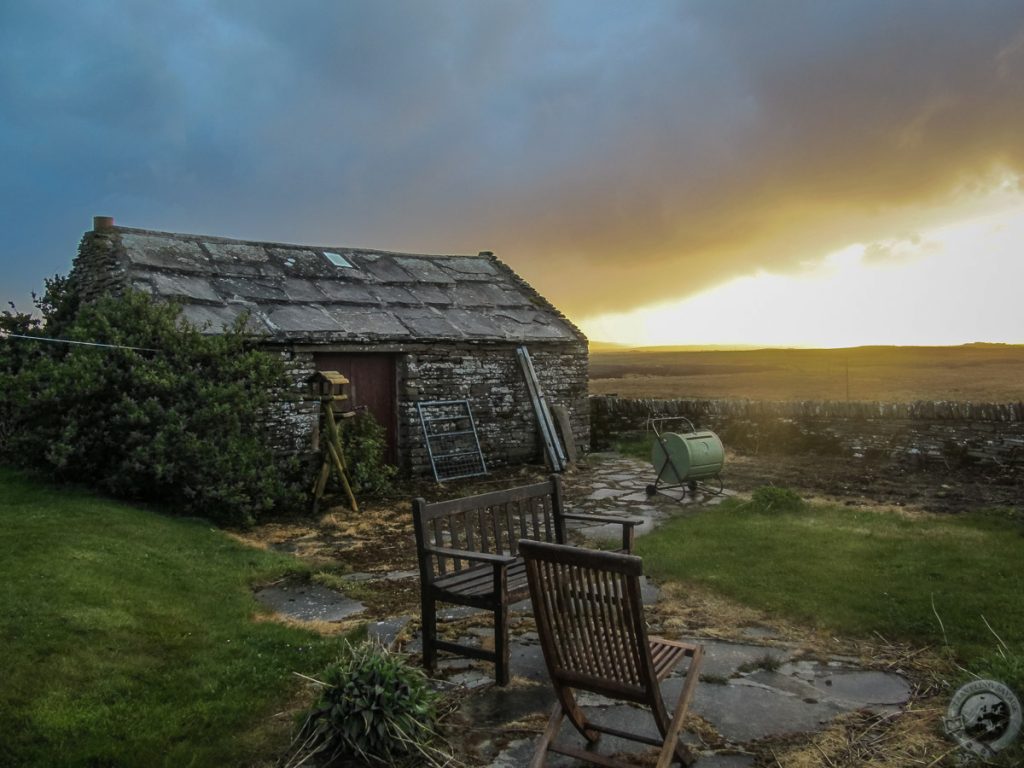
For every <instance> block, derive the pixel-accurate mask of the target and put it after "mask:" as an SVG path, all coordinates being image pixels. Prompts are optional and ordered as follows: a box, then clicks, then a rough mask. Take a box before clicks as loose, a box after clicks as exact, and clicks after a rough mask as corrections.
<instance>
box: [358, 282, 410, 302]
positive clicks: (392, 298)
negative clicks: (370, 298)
mask: <svg viewBox="0 0 1024 768" xmlns="http://www.w3.org/2000/svg"><path fill="white" fill-rule="evenodd" d="M370 293H372V294H373V295H374V296H376V297H377V300H378V301H380V303H381V304H385V305H388V304H419V303H420V302H419V301H417V300H416V297H415V296H414V295H413V294H412V293H410V292H409V290H408V289H407V288H406V287H405V286H404V285H375V286H373V287H372V288H370Z"/></svg>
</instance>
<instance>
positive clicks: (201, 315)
mask: <svg viewBox="0 0 1024 768" xmlns="http://www.w3.org/2000/svg"><path fill="white" fill-rule="evenodd" d="M90 235H91V236H93V237H109V239H110V241H111V245H112V248H111V250H110V251H109V255H108V258H107V259H105V261H106V262H107V263H108V264H109V263H111V262H110V258H109V257H110V256H112V257H113V263H114V264H115V265H116V266H115V270H116V271H117V272H119V273H120V280H121V284H125V285H130V286H132V287H134V288H137V289H140V290H143V291H147V292H149V293H152V294H155V295H157V296H161V297H165V298H173V299H176V300H178V301H180V302H182V304H183V313H184V316H185V318H186V319H188V320H189V321H191V322H192V323H194V324H196V325H199V326H206V327H208V329H209V330H210V331H211V332H218V331H220V330H222V329H223V328H225V327H228V326H230V325H231V324H232V323H233V322H234V321H235V320H236V319H237V318H238V317H239V315H241V314H243V313H244V312H246V311H248V312H249V313H250V315H249V316H250V319H249V328H250V330H251V331H252V332H253V333H256V334H261V335H266V336H268V337H270V339H268V340H273V341H281V342H293V343H295V342H301V343H331V342H350V341H351V342H374V341H391V342H396V341H397V342H407V341H424V340H428V341H438V340H445V341H449V340H451V341H455V340H481V341H510V342H546V341H552V342H561V341H580V340H585V337H584V336H583V335H582V333H581V332H580V331H579V330H578V329H577V328H576V327H575V326H574V325H572V323H570V322H569V321H568V320H567V319H566V318H565V317H564V316H563V315H562V314H561V313H560V312H558V310H557V309H555V308H554V307H553V306H552V305H551V304H550V303H549V302H548V301H547V300H545V299H544V298H543V297H542V296H540V295H539V294H538V293H537V292H536V291H534V290H533V289H532V288H531V287H530V286H529V285H528V284H527V283H526V282H525V281H524V280H523V279H522V278H520V277H519V276H518V275H516V274H515V273H514V272H513V271H512V270H511V269H510V268H509V267H508V266H507V265H506V264H504V263H502V262H501V261H500V260H499V259H497V258H495V257H494V256H493V255H491V254H489V253H481V254H480V255H479V256H430V255H420V254H404V253H388V252H384V251H375V250H366V249H353V248H345V247H329V246H328V247H311V246H299V245H288V244H285V243H261V242H251V241H242V240H229V239H225V238H219V237H207V236H202V235H184V234H174V233H170V232H154V231H149V230H140V229H130V228H126V227H111V228H110V229H108V230H105V231H102V232H96V233H90V234H87V236H86V240H85V241H84V242H83V254H84V253H85V249H86V248H87V247H88V246H87V244H88V240H89V237H90ZM83 261H85V260H84V259H83V258H82V257H80V258H79V262H80V263H81V262H83ZM334 262H340V263H342V264H348V265H350V266H337V265H336V264H335V263H334ZM76 268H81V264H80V265H79V266H77V267H76Z"/></svg>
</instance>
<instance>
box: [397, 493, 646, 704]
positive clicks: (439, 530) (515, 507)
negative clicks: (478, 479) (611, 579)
mask: <svg viewBox="0 0 1024 768" xmlns="http://www.w3.org/2000/svg"><path fill="white" fill-rule="evenodd" d="M566 520H587V521H590V522H594V523H618V524H620V525H622V550H621V551H624V552H627V553H628V552H631V551H632V549H633V528H634V526H636V525H639V524H640V523H642V522H643V519H642V518H631V517H619V516H601V515H589V514H569V513H566V512H565V510H564V507H563V503H562V486H561V481H560V480H559V478H558V476H557V475H552V477H551V478H550V479H549V480H547V481H546V482H543V483H537V484H535V485H526V486H520V487H518V488H510V489H508V490H504V491H495V492H493V493H485V494H481V495H479V496H468V497H465V498H461V499H452V500H450V501H441V502H436V503H433V504H428V503H427V502H426V500H425V499H422V498H418V499H415V500H414V501H413V523H414V525H415V528H416V549H417V554H418V557H419V566H420V601H421V608H422V617H423V666H424V667H426V668H427V669H428V670H431V671H433V670H434V668H435V666H436V663H437V652H438V651H439V650H441V651H449V652H451V653H455V654H458V655H461V656H466V657H469V658H476V659H484V660H486V661H492V662H494V664H495V679H496V681H497V682H498V685H507V684H508V680H509V644H508V607H509V605H511V604H512V603H515V602H518V601H519V600H523V599H525V598H527V597H528V596H529V587H528V585H527V581H526V567H525V565H524V563H523V559H522V557H520V556H519V547H518V541H519V539H532V540H535V541H546V542H553V543H556V544H565V543H566V536H565V521H566ZM438 602H445V603H453V604H455V605H465V606H470V607H473V608H481V609H483V610H487V611H491V612H492V613H493V614H494V650H493V651H490V650H486V649H484V648H480V647H476V646H469V645H462V644H459V643H454V642H449V641H447V640H439V639H438V637H437V603H438Z"/></svg>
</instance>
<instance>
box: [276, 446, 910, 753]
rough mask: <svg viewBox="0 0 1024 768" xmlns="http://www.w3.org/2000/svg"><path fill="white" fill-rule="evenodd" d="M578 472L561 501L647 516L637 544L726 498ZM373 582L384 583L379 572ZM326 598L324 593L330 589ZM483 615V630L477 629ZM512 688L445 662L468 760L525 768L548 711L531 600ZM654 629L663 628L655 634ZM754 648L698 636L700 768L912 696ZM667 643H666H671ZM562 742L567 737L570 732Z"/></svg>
mask: <svg viewBox="0 0 1024 768" xmlns="http://www.w3.org/2000/svg"><path fill="white" fill-rule="evenodd" d="M590 465H591V468H589V469H588V470H587V471H585V472H579V473H575V474H573V473H570V474H567V475H566V476H565V486H566V494H565V496H566V499H567V503H568V504H569V506H571V508H572V511H574V512H592V513H620V514H622V513H625V514H629V515H634V516H640V517H643V518H644V519H645V520H646V523H645V524H644V526H642V527H638V529H637V533H638V535H643V534H644V533H647V532H649V531H650V530H652V529H653V528H654V527H655V526H656V525H657V524H658V523H659V522H660V521H662V520H664V519H666V518H667V517H669V516H678V515H685V514H704V513H713V512H711V510H712V509H713V507H714V506H715V505H716V504H718V503H720V502H721V500H722V499H723V498H725V497H726V496H728V495H729V493H728V491H726V492H725V493H724V494H723V495H719V496H707V497H702V496H700V495H699V494H698V496H697V498H690V496H689V494H687V496H686V497H685V498H683V499H681V500H680V499H679V496H680V495H681V494H680V492H679V491H678V490H671V491H669V493H670V494H671V495H672V496H674V497H675V498H670V497H669V496H665V495H661V494H658V495H655V496H653V497H649V496H648V495H647V493H646V490H645V489H646V486H647V485H648V484H649V483H650V482H652V481H653V470H652V469H651V466H650V464H647V463H645V462H641V461H637V460H634V459H630V458H624V457H621V456H617V455H607V456H592V457H591V458H590ZM574 526H575V528H576V529H577V532H578V533H579V534H580V535H582V536H585V537H586V538H588V539H591V540H595V539H600V538H602V537H609V538H613V539H614V538H616V537H617V536H618V535H619V530H620V529H619V527H618V526H611V527H610V528H607V527H604V526H599V525H591V526H588V525H586V524H585V523H581V524H574ZM411 576H414V574H410V573H409V572H400V573H394V574H388V575H387V576H385V577H383V578H410V577H411ZM367 577H369V575H367ZM373 578H381V577H380V576H379V575H378V576H374V577H373ZM326 593H330V590H327V591H326ZM262 599H264V600H265V601H266V602H268V604H271V605H273V606H274V607H275V608H276V609H277V610H280V611H282V612H286V613H291V614H292V615H295V616H297V617H301V618H320V619H326V620H328V621H330V620H336V619H337V617H338V616H340V615H351V614H352V613H353V612H355V611H358V610H360V608H361V606H359V604H358V603H355V602H354V601H349V600H348V599H347V598H344V597H343V596H340V595H338V593H334V594H333V595H331V594H325V590H324V588H323V587H316V586H315V585H313V586H308V587H301V588H291V591H290V592H289V591H288V589H285V590H283V592H282V591H279V592H278V593H276V594H273V595H270V594H268V595H264V596H263V598H262ZM658 599H659V590H658V588H657V587H656V586H655V585H653V584H651V583H647V584H645V587H644V601H645V603H646V604H648V605H654V604H655V603H657V601H658ZM477 614H479V615H480V618H481V621H480V622H479V623H478V624H477V623H476V622H474V621H473V618H474V617H475V615H477ZM410 618H411V617H409V616H398V617H394V618H392V619H388V620H385V621H381V622H376V623H374V624H373V625H371V634H372V635H374V636H377V637H379V638H380V639H381V640H383V641H385V642H391V641H392V640H394V639H395V638H396V637H398V636H399V634H400V633H401V632H402V630H403V629H404V627H405V626H406V624H407V623H408V622H409V621H410ZM440 618H441V619H442V620H444V621H460V622H461V624H460V625H459V626H460V627H461V629H460V631H461V632H463V633H464V636H463V642H470V643H480V644H487V643H492V642H493V632H492V629H491V628H490V627H489V626H488V625H489V623H490V622H489V616H487V615H485V614H482V613H481V612H477V611H474V609H468V608H461V607H455V606H452V607H450V609H449V610H447V611H442V612H441V614H440ZM510 626H511V631H512V644H511V657H512V674H513V680H512V683H511V684H510V685H509V686H508V687H506V688H500V687H497V686H494V685H493V669H492V668H491V666H490V665H487V664H481V663H479V662H474V661H471V660H467V659H461V658H453V657H448V658H446V657H444V656H442V661H441V662H440V668H439V672H438V677H439V679H441V680H442V681H444V684H445V685H448V686H450V687H458V688H460V689H462V690H463V692H464V696H463V699H462V705H461V711H460V713H459V716H460V717H461V718H462V719H463V720H464V721H465V722H466V723H467V724H472V728H469V729H467V731H466V739H465V741H464V743H463V744H462V747H463V751H464V752H467V753H469V754H470V755H471V756H472V757H471V759H474V760H475V761H476V762H475V763H473V764H475V765H479V766H489V767H490V768H514V767H515V766H521V765H525V764H526V763H527V762H528V760H529V756H530V755H531V754H532V751H533V745H534V743H535V740H536V735H535V734H536V733H537V732H539V730H540V728H542V727H543V723H544V721H545V720H546V717H547V714H548V712H549V711H550V708H551V707H552V705H553V703H554V697H553V693H552V689H551V686H550V683H549V682H548V681H547V673H546V669H545V666H544V660H543V656H542V653H541V649H540V646H539V644H538V638H537V634H536V632H534V631H533V626H532V618H531V616H530V606H529V601H524V602H521V603H518V604H516V605H514V606H513V607H512V612H511V618H510ZM651 631H652V633H654V634H656V633H658V632H659V627H658V626H652V627H651ZM748 635H749V640H748V641H745V642H726V641H722V640H717V639H707V638H685V639H695V640H698V641H699V642H702V643H703V644H704V646H705V651H706V656H705V662H704V668H703V670H702V677H701V684H700V685H699V686H698V687H697V692H696V695H695V698H694V701H693V704H692V705H691V713H692V714H693V715H696V716H697V718H698V721H697V722H698V727H697V728H690V729H689V730H688V731H687V732H686V734H685V737H684V740H685V741H686V742H687V743H689V744H691V745H692V747H693V749H694V750H695V751H696V753H697V754H698V755H699V758H698V762H697V766H698V768H734V767H735V768H739V767H740V766H750V765H753V762H754V757H753V756H752V754H751V750H750V744H751V742H755V741H756V740H758V739H763V738H765V737H779V736H785V735H787V734H796V733H804V732H810V731H815V730H818V729H821V728H822V727H824V726H825V725H827V724H828V723H829V722H830V721H832V720H833V719H834V718H835V717H837V716H839V715H841V714H843V713H847V712H851V711H854V710H865V709H866V710H870V711H873V712H879V713H884V712H888V711H895V710H897V709H898V708H899V707H900V706H901V705H903V704H904V703H906V702H907V700H908V699H909V697H910V694H911V688H910V685H909V684H908V682H907V681H906V680H905V679H903V678H902V677H901V676H899V675H895V674H891V673H886V672H880V671H874V670H869V669H864V668H862V667H861V666H859V664H858V660H856V659H854V658H850V657H839V656H837V657H831V658H820V657H818V656H812V655H809V654H808V653H807V651H806V649H804V648H802V647H799V646H797V645H793V644H787V643H785V642H783V641H782V640H781V638H779V637H777V636H776V635H775V634H774V633H773V632H772V631H771V630H768V629H764V628H757V627H751V628H749V632H748ZM670 636H671V635H670ZM404 650H406V651H407V652H410V653H417V652H419V650H420V646H419V637H418V636H414V638H413V640H412V642H410V643H408V644H406V645H405V647H404ZM681 685H682V678H680V677H678V676H672V677H669V678H668V679H667V680H666V681H665V682H664V684H663V693H664V695H665V696H666V700H667V701H675V698H676V697H678V694H679V690H680V687H681ZM581 703H582V704H584V705H585V706H589V707H591V708H592V709H591V714H593V716H594V717H595V719H596V720H598V721H599V722H600V721H602V720H604V721H608V722H615V723H616V725H617V726H618V727H620V728H622V727H625V728H626V729H635V730H646V731H647V732H649V733H650V734H651V735H656V734H655V733H654V731H653V721H652V720H651V718H650V716H649V715H648V714H647V713H646V712H644V711H642V710H639V709H637V708H635V707H631V706H627V705H622V704H618V703H615V702H611V701H608V700H605V699H602V698H601V697H597V696H585V697H583V698H582V699H581ZM563 735H564V736H565V737H566V738H573V736H574V732H573V731H572V729H571V727H569V726H566V730H564V731H563ZM599 750H600V751H602V752H604V753H606V754H608V753H616V752H618V753H629V752H635V751H639V750H647V751H650V750H651V748H650V747H646V746H644V745H637V744H635V743H632V742H629V741H624V740H622V739H617V738H613V737H608V736H605V737H604V738H602V740H601V742H600V745H599ZM549 764H550V765H552V766H573V765H577V762H576V761H574V760H570V759H566V758H561V757H559V756H556V755H552V756H551V758H550V759H549Z"/></svg>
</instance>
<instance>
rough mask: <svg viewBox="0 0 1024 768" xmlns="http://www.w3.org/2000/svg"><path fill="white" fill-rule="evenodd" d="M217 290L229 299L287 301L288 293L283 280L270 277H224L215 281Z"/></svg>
mask: <svg viewBox="0 0 1024 768" xmlns="http://www.w3.org/2000/svg"><path fill="white" fill-rule="evenodd" d="M213 282H214V285H215V286H217V292H218V293H220V295H221V296H223V297H224V298H225V299H227V300H229V301H236V300H238V299H253V300H255V301H286V300H287V299H288V295H287V294H286V293H285V291H284V287H283V286H282V283H283V281H282V280H280V279H277V280H275V279H273V278H269V277H259V278H248V277H222V278H217V279H215V280H214V281H213Z"/></svg>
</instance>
